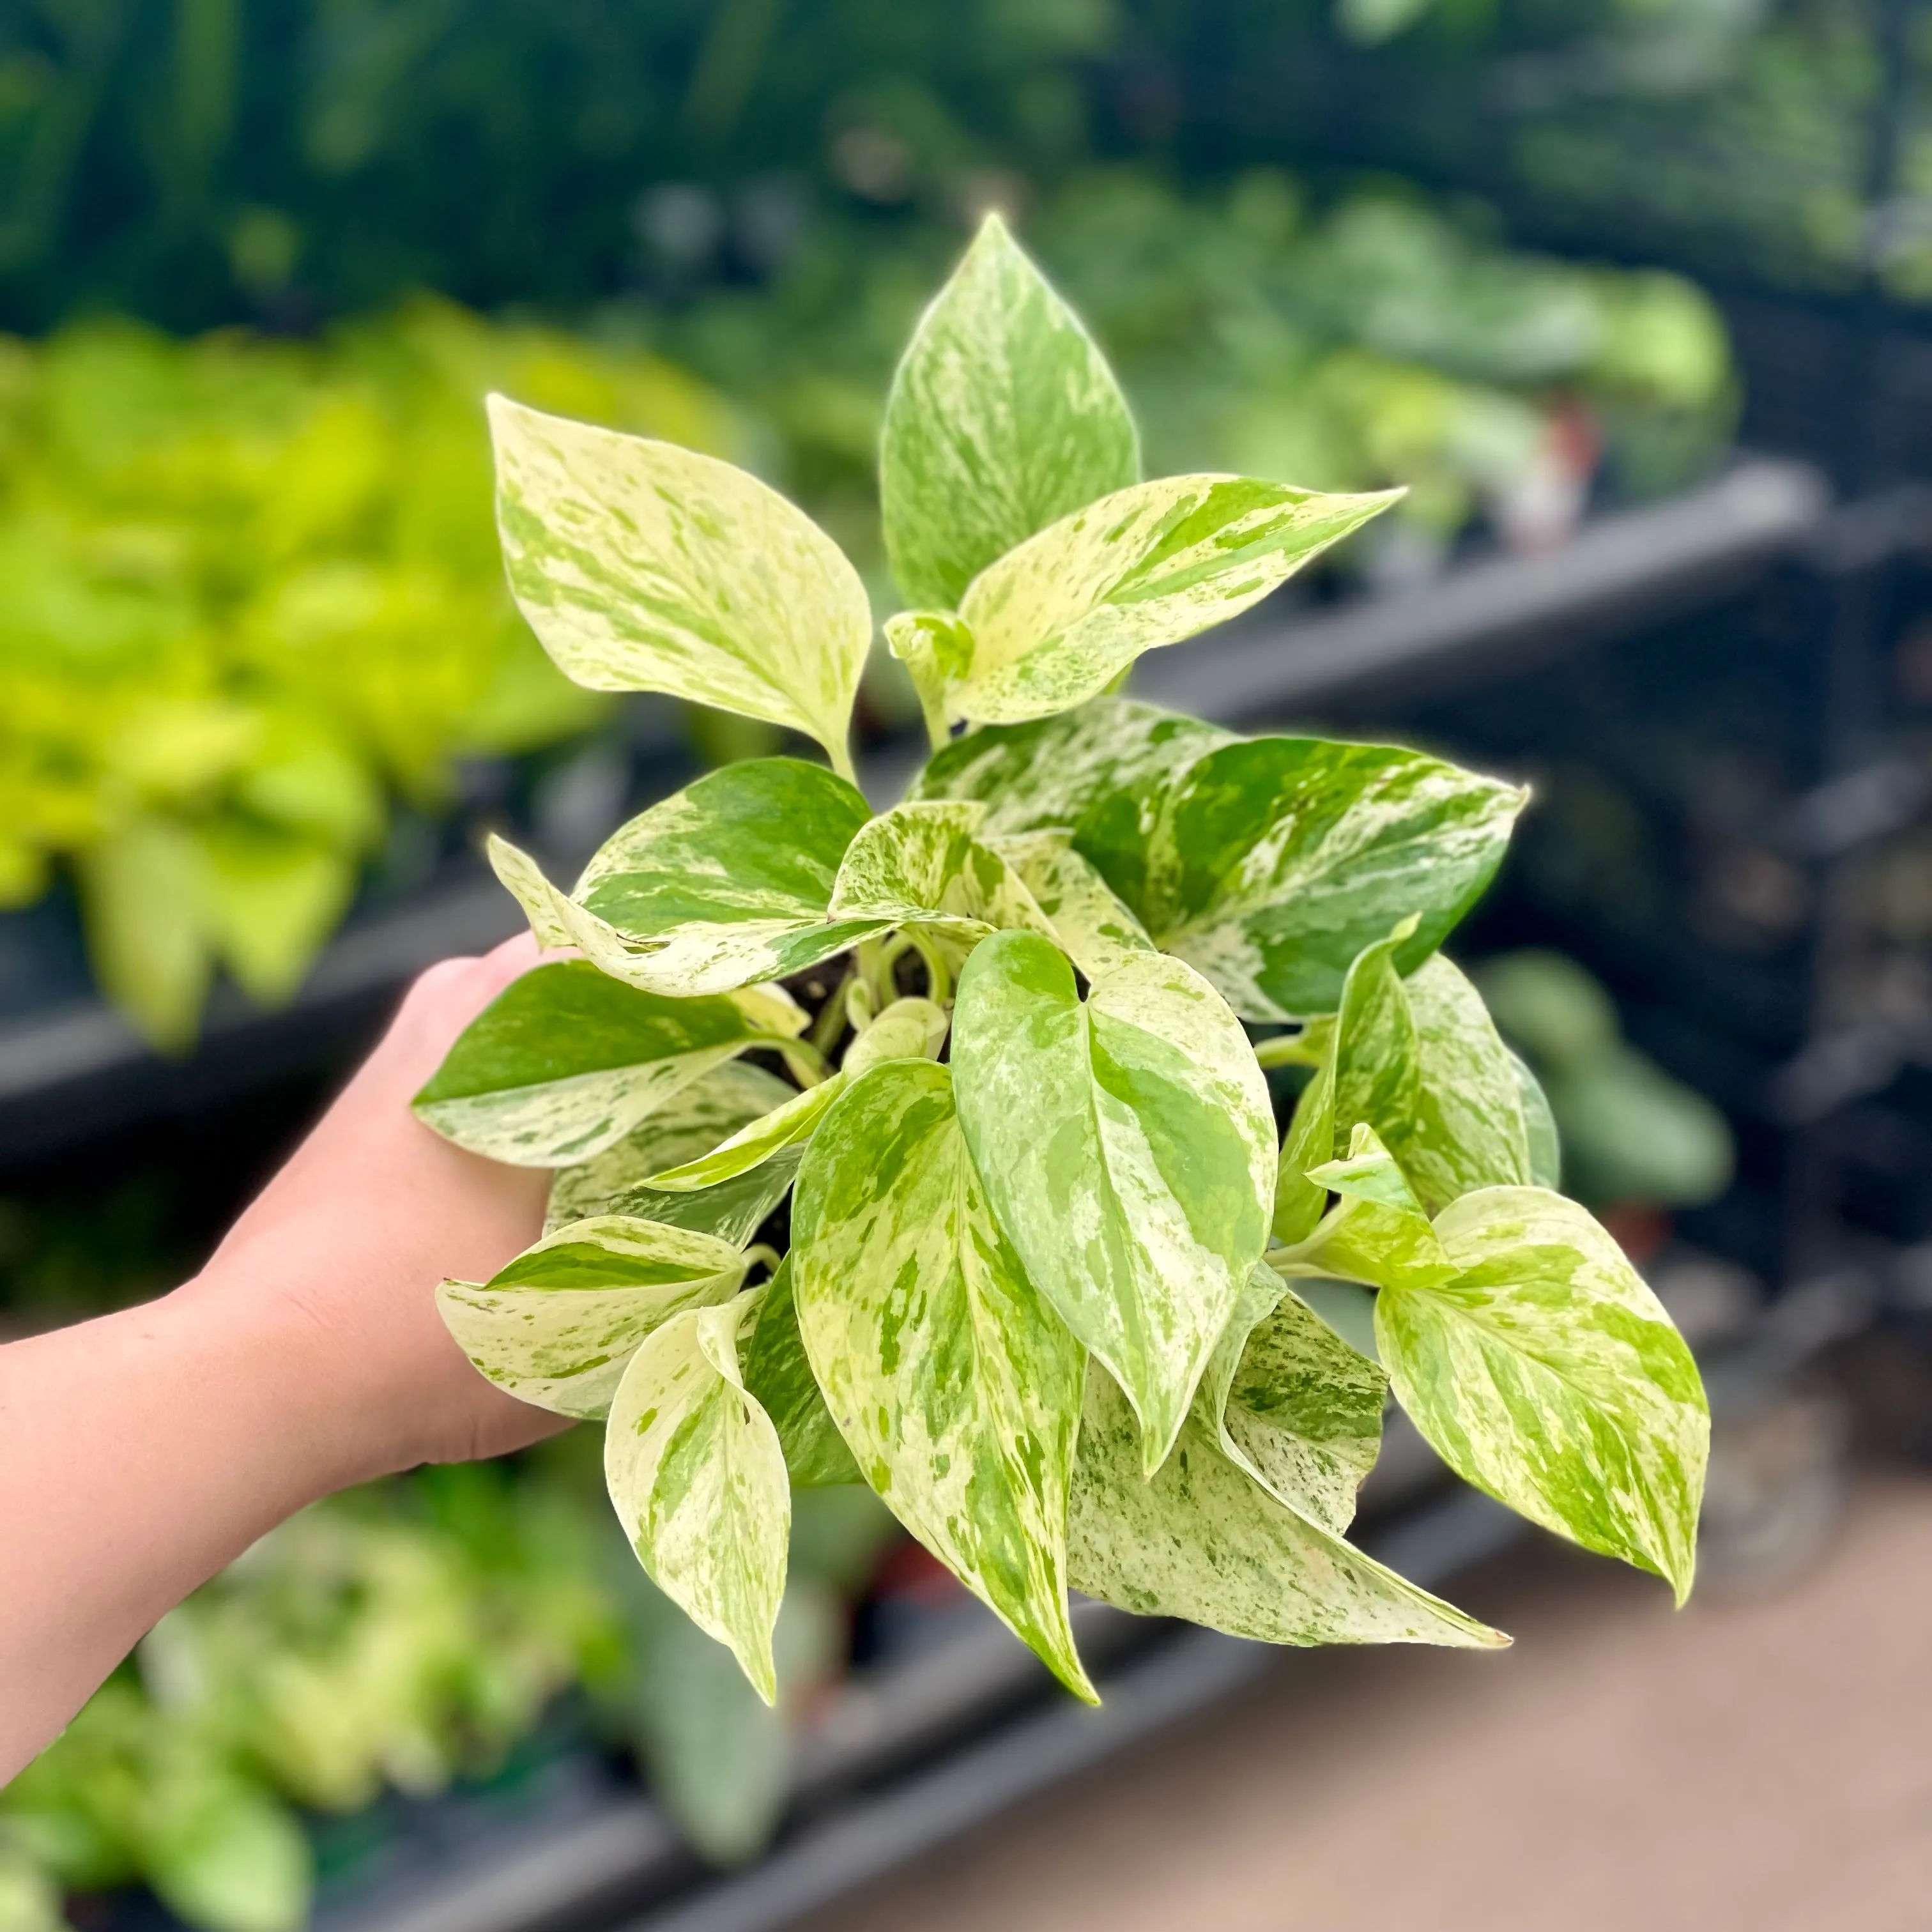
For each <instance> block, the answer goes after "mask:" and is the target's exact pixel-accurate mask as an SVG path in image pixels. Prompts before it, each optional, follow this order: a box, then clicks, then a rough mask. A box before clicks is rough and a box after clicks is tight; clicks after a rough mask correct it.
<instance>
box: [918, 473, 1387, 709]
mask: <svg viewBox="0 0 1932 1932" xmlns="http://www.w3.org/2000/svg"><path fill="white" fill-rule="evenodd" d="M1399 494H1400V492H1395V493H1382V494H1378V495H1370V496H1324V495H1322V493H1320V492H1319V491H1317V490H1298V489H1295V488H1292V487H1290V486H1289V484H1286V483H1267V482H1263V481H1259V480H1258V479H1256V478H1252V477H1243V476H1167V477H1163V478H1160V479H1159V480H1158V481H1154V482H1151V483H1137V484H1133V485H1132V486H1131V487H1129V488H1127V489H1124V490H1116V491H1115V492H1114V493H1113V494H1112V495H1111V496H1103V497H1102V498H1101V499H1100V500H1099V501H1098V502H1093V503H1090V504H1088V505H1087V506H1086V507H1085V508H1082V509H1080V510H1077V511H1075V512H1073V514H1071V515H1070V516H1067V517H1063V518H1062V519H1061V521H1059V522H1058V523H1054V524H1052V525H1050V526H1049V527H1048V528H1046V529H1043V530H1042V531H1040V532H1039V534H1038V535H1035V536H1032V537H1030V538H1028V539H1027V541H1025V543H1023V544H1021V545H1020V546H1019V547H1018V548H1017V549H1016V550H1009V551H1008V552H1007V553H1006V554H1005V555H1004V556H1002V557H1001V558H1000V559H998V561H997V562H994V563H992V564H989V565H988V566H987V567H986V568H985V569H984V570H983V571H981V572H980V574H979V575H978V576H977V577H974V580H973V581H972V583H971V585H970V586H968V589H967V591H966V593H965V597H964V598H962V601H961V604H960V607H959V617H960V622H961V623H962V625H964V626H965V629H966V631H968V633H970V634H971V640H972V657H971V664H970V665H969V667H968V670H967V672H966V674H965V676H964V677H963V678H961V679H959V680H958V681H957V682H956V683H955V684H954V685H953V686H952V687H951V688H950V689H949V691H947V699H946V701H947V707H948V709H949V710H950V712H952V713H953V715H956V716H959V717H961V718H970V719H972V720H974V721H976V722H980V723H986V724H1017V723H1019V722H1020V721H1022V720H1024V719H1026V718H1041V717H1044V716H1046V715H1048V714H1049V712H1055V711H1064V710H1065V709H1067V708H1068V706H1071V705H1075V704H1078V703H1081V702H1082V700H1084V699H1086V698H1089V697H1094V696H1096V695H1097V694H1098V693H1100V691H1103V690H1105V689H1106V687H1107V686H1108V685H1109V684H1111V683H1112V682H1113V681H1114V679H1115V678H1116V677H1118V676H1119V675H1120V674H1121V673H1122V672H1123V671H1124V670H1127V668H1128V667H1129V666H1130V665H1131V664H1133V661H1134V660H1135V659H1136V658H1138V657H1139V656H1140V655H1141V654H1142V652H1145V651H1151V650H1154V649H1158V648H1159V647H1160V646H1163V645H1166V644H1178V643H1181V642H1183V641H1184V640H1185V639H1187V638H1189V637H1193V636H1194V635H1196V634H1197V633H1198V632H1199V631H1205V630H1206V629H1208V628H1209V627H1210V626H1211V625H1215V624H1219V623H1223V622H1226V620H1227V619H1229V618H1230V617H1233V616H1238V615H1239V614H1240V613H1241V612H1242V611H1244V610H1247V608H1248V607H1249V606H1250V604H1256V603H1258V602H1259V601H1260V600H1261V599H1262V598H1264V597H1265V596H1266V595H1268V593H1269V592H1270V591H1271V590H1273V589H1275V588H1276V587H1277V586H1278V585H1279V584H1280V583H1283V582H1285V581H1286V579H1287V578H1288V577H1290V576H1292V574H1294V573H1295V571H1297V570H1299V569H1300V568H1301V567H1302V566H1303V565H1305V564H1307V563H1309V562H1312V561H1313V559H1315V558H1316V556H1319V555H1320V554H1321V553H1322V551H1323V550H1326V549H1327V548H1328V547H1329V545H1330V544H1334V543H1337V542H1339V541H1340V540H1341V539H1342V538H1343V537H1345V536H1347V535H1349V533H1350V532H1352V531H1354V530H1355V529H1359V528H1360V527H1361V525H1362V524H1364V523H1366V522H1367V520H1369V518H1370V517H1373V515H1375V514H1376V512H1377V511H1379V510H1382V509H1385V508H1388V505H1389V504H1390V503H1391V502H1394V500H1395V497H1396V496H1397V495H1399Z"/></svg>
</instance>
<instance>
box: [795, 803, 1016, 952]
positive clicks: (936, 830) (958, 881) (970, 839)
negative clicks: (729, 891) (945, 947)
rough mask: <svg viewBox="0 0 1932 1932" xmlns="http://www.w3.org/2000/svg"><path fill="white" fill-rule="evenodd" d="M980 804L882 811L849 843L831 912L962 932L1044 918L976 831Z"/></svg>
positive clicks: (969, 934)
mask: <svg viewBox="0 0 1932 1932" xmlns="http://www.w3.org/2000/svg"><path fill="white" fill-rule="evenodd" d="M985 817H986V811H985V808H984V807H983V806H981V805H974V804H971V803H965V802H953V801H951V800H946V799H939V800H934V801H930V802H910V803H907V804H904V805H895V806H894V807H893V808H892V810H891V811H886V812H881V813H880V815H879V816H878V817H877V818H875V819H874V820H872V821H871V823H870V824H869V825H868V826H866V827H865V829H864V830H863V831H862V832H859V835H858V836H857V837H856V838H854V839H853V841H852V843H851V845H850V847H849V848H848V849H847V852H846V854H845V858H844V862H843V863H842V864H841V865H840V867H839V868H838V883H836V884H835V886H833V887H832V907H831V910H832V916H833V917H834V918H835V919H853V920H857V919H872V920H879V921H883V922H886V923H888V924H890V925H894V926H902V925H919V926H927V927H931V928H933V929H937V930H938V931H941V932H952V933H953V934H956V935H958V936H959V937H961V938H967V939H977V938H983V936H984V935H986V934H987V933H989V932H993V931H994V930H995V929H998V928H1000V927H1003V926H1033V927H1035V928H1042V927H1043V926H1045V923H1046V922H1045V919H1043V916H1042V915H1041V913H1040V908H1039V907H1037V906H1036V905H1035V904H1034V902H1033V898H1032V895H1031V894H1030V893H1029V892H1028V891H1027V889H1026V888H1025V886H1023V885H1022V883H1020V880H1019V875H1018V874H1016V872H1015V871H1013V868H1012V867H1011V866H1010V865H1008V864H1007V862H1006V861H1005V859H1002V858H1001V856H1000V855H999V854H998V853H997V852H995V850H993V849H992V847H990V846H989V845H987V844H984V843H983V841H981V839H980V823H981V821H982V820H983V819H984V818H985Z"/></svg>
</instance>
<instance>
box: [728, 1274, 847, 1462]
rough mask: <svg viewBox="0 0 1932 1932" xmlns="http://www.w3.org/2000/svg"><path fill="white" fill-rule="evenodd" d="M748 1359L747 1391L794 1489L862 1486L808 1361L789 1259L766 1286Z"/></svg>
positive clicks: (749, 1341) (748, 1342)
mask: <svg viewBox="0 0 1932 1932" xmlns="http://www.w3.org/2000/svg"><path fill="white" fill-rule="evenodd" d="M744 1361H745V1388H747V1389H748V1390H749V1391H750V1392H751V1394H752V1395H753V1396H754V1397H756V1398H757V1401H758V1403H759V1406H760V1407H761V1408H762V1409H763V1410H764V1412H765V1413H766V1415H769V1417H770V1418H771V1419H772V1427H773V1428H775V1430H777V1431H778V1442H779V1445H780V1446H781V1448H783V1449H784V1459H785V1467H786V1469H788V1470H789V1471H790V1472H791V1480H792V1484H793V1487H795V1488H799V1489H823V1488H826V1487H830V1486H832V1485H833V1484H838V1483H856V1482H860V1481H863V1480H864V1478H862V1477H861V1476H860V1475H859V1466H858V1464H857V1463H855V1462H853V1460H852V1452H851V1451H850V1449H848V1448H847V1447H846V1446H845V1439H844V1436H841V1435H840V1434H839V1433H838V1424H836V1423H835V1422H834V1421H832V1412H831V1410H830V1409H828V1408H826V1406H825V1395H824V1392H823V1391H822V1390H821V1389H820V1388H819V1386H818V1378H817V1376H814V1374H813V1373H812V1372H811V1363H810V1362H809V1361H808V1360H807V1359H806V1358H805V1338H804V1337H802V1335H801V1334H799V1328H798V1306H797V1304H796V1301H794V1300H793V1296H792V1286H791V1257H790V1256H789V1255H787V1256H785V1258H784V1260H783V1261H781V1262H779V1264H778V1272H777V1274H775V1275H773V1276H772V1278H771V1280H769V1282H767V1283H766V1284H765V1288H764V1291H763V1295H762V1296H761V1298H760V1301H759V1305H758V1319H757V1325H756V1326H755V1327H754V1328H753V1329H752V1331H751V1334H749V1335H748V1337H746V1338H745V1344H744Z"/></svg>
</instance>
